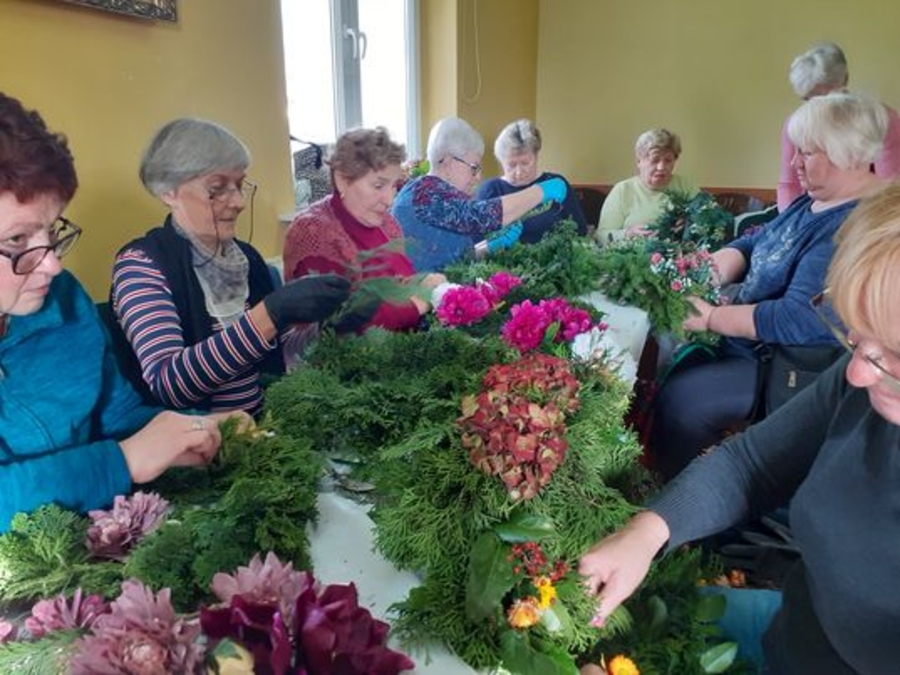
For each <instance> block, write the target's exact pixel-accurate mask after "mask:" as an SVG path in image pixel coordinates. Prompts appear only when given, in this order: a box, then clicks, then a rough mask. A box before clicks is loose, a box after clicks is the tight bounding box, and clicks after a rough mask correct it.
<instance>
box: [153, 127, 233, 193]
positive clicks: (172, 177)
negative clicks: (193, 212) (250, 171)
mask: <svg viewBox="0 0 900 675" xmlns="http://www.w3.org/2000/svg"><path fill="white" fill-rule="evenodd" d="M248 166H250V151H249V150H248V149H247V146H246V145H244V143H243V142H242V141H241V140H240V139H239V138H238V137H237V136H235V135H234V134H232V133H231V132H230V131H228V129H226V128H225V127H223V126H222V125H220V124H216V123H215V122H209V121H207V120H201V119H194V118H188V117H185V118H181V119H177V120H173V121H172V122H169V123H168V124H166V125H165V126H164V127H162V128H161V129H160V130H159V131H157V132H156V134H155V135H154V136H153V139H152V140H151V141H150V145H148V146H147V149H146V150H145V151H144V156H143V157H142V158H141V168H140V172H139V173H140V177H141V182H142V183H143V184H144V187H145V188H147V190H148V191H149V192H150V193H151V194H152V195H155V196H157V197H159V196H160V195H161V194H163V193H165V192H168V191H169V190H174V189H175V188H177V187H178V186H179V185H181V184H183V183H186V182H187V181H189V180H193V179H194V178H196V177H197V176H202V175H205V174H208V173H212V172H213V171H217V170H228V171H231V170H244V169H246V168H247V167H248Z"/></svg>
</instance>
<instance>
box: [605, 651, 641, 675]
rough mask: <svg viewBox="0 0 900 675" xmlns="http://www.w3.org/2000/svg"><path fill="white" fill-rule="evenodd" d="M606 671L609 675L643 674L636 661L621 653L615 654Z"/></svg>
mask: <svg viewBox="0 0 900 675" xmlns="http://www.w3.org/2000/svg"><path fill="white" fill-rule="evenodd" d="M606 672H607V673H609V675H641V671H639V670H638V667H637V666H636V665H635V663H634V661H632V660H631V659H629V658H628V657H627V656H622V655H621V654H619V655H618V656H614V657H613V658H612V660H611V661H610V662H609V663H608V664H607V665H606Z"/></svg>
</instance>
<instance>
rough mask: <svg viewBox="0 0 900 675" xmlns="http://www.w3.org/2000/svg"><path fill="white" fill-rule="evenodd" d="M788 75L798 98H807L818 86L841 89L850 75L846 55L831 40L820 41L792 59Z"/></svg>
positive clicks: (829, 89) (831, 89)
mask: <svg viewBox="0 0 900 675" xmlns="http://www.w3.org/2000/svg"><path fill="white" fill-rule="evenodd" d="M788 77H789V78H790V80H791V86H792V87H794V91H795V92H797V96H799V97H800V98H809V97H810V96H811V95H812V93H813V91H815V90H816V89H817V88H820V87H822V88H826V89H828V91H834V90H835V89H843V88H844V87H846V86H847V80H848V79H849V77H850V74H849V73H848V71H847V57H846V56H844V52H843V50H842V49H841V48H840V47H838V46H837V45H836V44H834V43H833V42H822V43H820V44H817V45H816V46H815V47H812V48H811V49H809V50H807V51H805V52H803V53H802V54H801V55H800V56H798V57H797V58H795V59H794V61H793V62H792V63H791V70H790V72H789V74H788Z"/></svg>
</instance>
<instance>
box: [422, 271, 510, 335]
mask: <svg viewBox="0 0 900 675" xmlns="http://www.w3.org/2000/svg"><path fill="white" fill-rule="evenodd" d="M521 283H522V280H521V279H520V278H519V277H517V276H515V275H513V274H509V273H508V272H497V273H495V274H492V275H491V277H490V278H489V279H488V280H487V281H481V280H477V281H476V283H475V284H474V285H460V284H453V285H450V286H449V287H448V288H447V289H446V290H444V291H443V292H442V293H441V294H439V296H438V297H436V298H435V310H434V313H435V316H437V318H438V321H440V322H441V324H442V325H444V326H469V325H472V324H475V323H478V322H479V321H481V320H482V319H484V317H486V316H487V315H488V314H489V313H490V312H492V311H495V310H497V309H498V308H499V307H500V305H501V304H502V302H503V299H504V298H506V296H507V295H509V292H510V291H511V290H512V289H513V288H515V287H517V286H519V285H521Z"/></svg>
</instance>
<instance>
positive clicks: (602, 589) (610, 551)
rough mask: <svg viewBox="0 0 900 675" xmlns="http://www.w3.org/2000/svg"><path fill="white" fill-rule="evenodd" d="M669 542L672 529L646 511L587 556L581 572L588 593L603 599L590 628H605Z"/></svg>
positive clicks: (580, 565)
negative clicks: (605, 624)
mask: <svg viewBox="0 0 900 675" xmlns="http://www.w3.org/2000/svg"><path fill="white" fill-rule="evenodd" d="M668 539H669V526H668V525H666V521H664V520H663V519H662V518H661V517H660V516H659V515H657V514H655V513H653V512H652V511H643V512H641V513H639V514H637V515H636V516H635V517H634V518H632V519H631V520H630V521H628V524H627V525H625V527H624V528H622V529H621V530H619V531H618V532H616V533H615V534H612V535H610V536H608V537H606V538H605V539H603V540H602V541H601V542H600V543H599V544H596V545H595V546H594V547H593V548H592V549H591V550H590V551H588V552H587V553H585V554H584V555H583V556H582V558H581V562H579V564H578V573H579V574H581V575H582V576H583V577H585V582H586V583H587V587H588V591H589V592H590V593H591V594H593V595H599V596H600V598H599V599H600V602H599V603H598V605H597V613H596V614H595V615H594V618H593V620H592V621H591V625H593V626H598V627H599V626H602V625H603V624H604V622H605V621H606V619H607V617H608V616H609V615H610V614H612V613H613V611H615V609H616V607H618V606H619V605H621V604H622V603H623V602H624V601H625V600H626V599H627V598H628V597H629V596H630V595H631V594H632V593H634V590H635V589H636V588H637V587H638V585H639V584H640V583H641V582H642V581H643V580H644V577H645V576H647V571H648V570H649V569H650V563H651V562H652V561H653V556H655V555H656V553H657V552H658V551H659V549H661V548H662V547H663V544H665V543H666V541H668Z"/></svg>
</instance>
